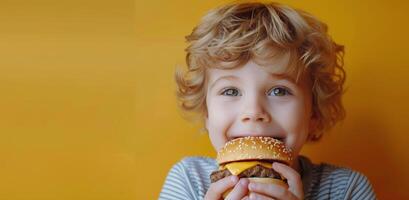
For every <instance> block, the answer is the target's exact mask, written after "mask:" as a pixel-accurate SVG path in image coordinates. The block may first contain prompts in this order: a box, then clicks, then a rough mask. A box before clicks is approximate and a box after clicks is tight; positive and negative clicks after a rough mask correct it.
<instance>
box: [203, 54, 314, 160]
mask: <svg viewBox="0 0 409 200" xmlns="http://www.w3.org/2000/svg"><path fill="white" fill-rule="evenodd" d="M288 61H289V56H288V54H286V55H285V56H281V57H277V58H276V59H275V60H274V62H273V64H272V65H273V67H274V65H277V66H282V65H284V66H287V65H288ZM208 75H209V81H208V86H207V97H206V103H207V110H208V115H207V117H206V119H205V122H206V128H207V130H208V131H209V136H210V140H211V142H212V144H213V146H214V148H215V149H216V150H219V149H220V148H221V147H223V145H224V144H225V143H226V142H227V141H229V140H231V139H234V138H237V137H243V136H270V137H274V138H279V139H280V140H282V141H284V142H285V144H286V146H287V147H289V148H291V149H292V150H293V153H294V156H298V154H299V152H300V150H301V148H302V146H303V144H304V143H305V141H306V139H307V136H308V132H309V131H308V130H309V129H310V128H312V126H313V124H314V123H313V121H314V120H313V119H312V118H311V115H312V113H311V103H312V102H311V99H312V93H311V88H310V83H309V82H308V81H307V80H301V81H299V83H298V84H295V83H294V82H293V81H292V80H291V79H288V78H286V77H285V76H279V75H277V74H272V73H270V72H268V71H266V68H263V67H261V66H259V65H258V64H256V63H255V62H253V61H251V60H250V61H249V62H248V63H247V64H245V65H244V66H243V67H241V68H235V69H230V70H224V69H208Z"/></svg>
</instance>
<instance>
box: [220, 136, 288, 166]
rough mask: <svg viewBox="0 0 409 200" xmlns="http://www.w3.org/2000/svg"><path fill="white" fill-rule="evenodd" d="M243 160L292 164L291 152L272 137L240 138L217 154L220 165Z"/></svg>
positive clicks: (228, 143) (229, 143)
mask: <svg viewBox="0 0 409 200" xmlns="http://www.w3.org/2000/svg"><path fill="white" fill-rule="evenodd" d="M243 160H269V161H281V162H283V163H286V164H288V165H289V164H290V163H291V162H292V152H291V150H290V149H288V148H287V147H286V146H285V144H284V143H283V142H281V141H280V140H277V139H274V138H272V137H261V136H258V137H252V136H247V137H242V138H236V139H234V140H230V141H229V142H227V143H226V144H225V145H224V147H223V148H222V149H220V151H219V152H218V153H217V158H216V161H217V162H218V163H219V165H220V164H224V163H228V162H233V161H243Z"/></svg>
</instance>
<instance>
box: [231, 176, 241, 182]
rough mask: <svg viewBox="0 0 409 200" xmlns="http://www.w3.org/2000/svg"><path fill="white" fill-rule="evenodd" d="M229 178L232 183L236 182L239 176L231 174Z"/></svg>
mask: <svg viewBox="0 0 409 200" xmlns="http://www.w3.org/2000/svg"><path fill="white" fill-rule="evenodd" d="M230 180H231V181H232V182H233V183H237V181H238V180H239V177H237V176H231V178H230Z"/></svg>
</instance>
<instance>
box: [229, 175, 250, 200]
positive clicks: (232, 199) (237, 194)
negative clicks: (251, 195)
mask: <svg viewBox="0 0 409 200" xmlns="http://www.w3.org/2000/svg"><path fill="white" fill-rule="evenodd" d="M248 185H249V180H248V179H246V178H241V179H240V181H239V182H238V183H237V184H236V185H235V186H234V188H233V190H232V191H231V192H230V193H229V194H228V195H227V197H226V199H227V200H238V199H242V198H243V197H245V196H246V194H247V193H248Z"/></svg>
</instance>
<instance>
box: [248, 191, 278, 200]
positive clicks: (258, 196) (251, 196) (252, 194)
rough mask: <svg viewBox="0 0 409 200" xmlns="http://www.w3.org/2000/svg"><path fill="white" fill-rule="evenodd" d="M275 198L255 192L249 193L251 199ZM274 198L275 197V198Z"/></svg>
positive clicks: (265, 199)
mask: <svg viewBox="0 0 409 200" xmlns="http://www.w3.org/2000/svg"><path fill="white" fill-rule="evenodd" d="M272 199H273V198H271V197H268V196H265V195H262V194H258V193H255V192H251V193H250V194H249V200H272ZM273 200H274V199H273Z"/></svg>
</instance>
